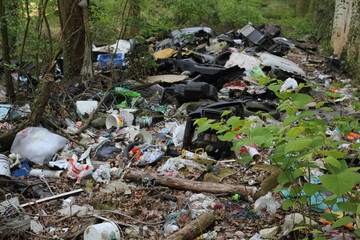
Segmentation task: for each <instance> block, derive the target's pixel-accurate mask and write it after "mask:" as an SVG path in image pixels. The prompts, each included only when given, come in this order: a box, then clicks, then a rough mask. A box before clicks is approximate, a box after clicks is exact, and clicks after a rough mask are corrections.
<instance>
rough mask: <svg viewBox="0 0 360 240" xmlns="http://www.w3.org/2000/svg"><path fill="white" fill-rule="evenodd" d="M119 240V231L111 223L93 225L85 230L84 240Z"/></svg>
mask: <svg viewBox="0 0 360 240" xmlns="http://www.w3.org/2000/svg"><path fill="white" fill-rule="evenodd" d="M95 239H96V240H120V230H119V228H118V227H117V225H116V224H115V223H113V222H103V223H99V224H94V225H91V226H89V227H87V228H86V229H85V232H84V240H95Z"/></svg>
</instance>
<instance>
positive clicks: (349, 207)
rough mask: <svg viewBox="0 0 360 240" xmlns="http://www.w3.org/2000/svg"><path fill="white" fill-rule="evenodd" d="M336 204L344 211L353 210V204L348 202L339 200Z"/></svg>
mask: <svg viewBox="0 0 360 240" xmlns="http://www.w3.org/2000/svg"><path fill="white" fill-rule="evenodd" d="M337 205H338V207H339V208H340V209H341V210H343V211H344V212H355V211H354V207H355V206H354V205H355V204H351V203H349V202H339V203H337Z"/></svg>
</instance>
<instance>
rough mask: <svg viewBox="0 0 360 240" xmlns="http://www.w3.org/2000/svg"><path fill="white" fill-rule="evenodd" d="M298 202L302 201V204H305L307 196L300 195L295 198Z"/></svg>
mask: <svg viewBox="0 0 360 240" xmlns="http://www.w3.org/2000/svg"><path fill="white" fill-rule="evenodd" d="M297 200H298V202H299V203H302V204H306V203H307V198H306V197H305V196H304V197H300V198H298V199H297Z"/></svg>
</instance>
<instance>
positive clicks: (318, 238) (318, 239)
mask: <svg viewBox="0 0 360 240" xmlns="http://www.w3.org/2000/svg"><path fill="white" fill-rule="evenodd" d="M311 232H312V231H311ZM320 233H322V232H320ZM314 240H327V239H326V238H324V237H316V238H314Z"/></svg>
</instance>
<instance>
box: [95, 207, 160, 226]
mask: <svg viewBox="0 0 360 240" xmlns="http://www.w3.org/2000/svg"><path fill="white" fill-rule="evenodd" d="M97 211H98V212H108V213H115V214H118V215H121V216H123V217H127V218H130V219H131V220H133V221H135V222H138V223H141V224H145V225H157V224H163V223H164V222H165V221H161V222H155V223H149V222H143V221H140V220H137V219H135V218H133V217H131V216H129V215H126V214H125V213H121V212H116V211H111V210H97Z"/></svg>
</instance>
